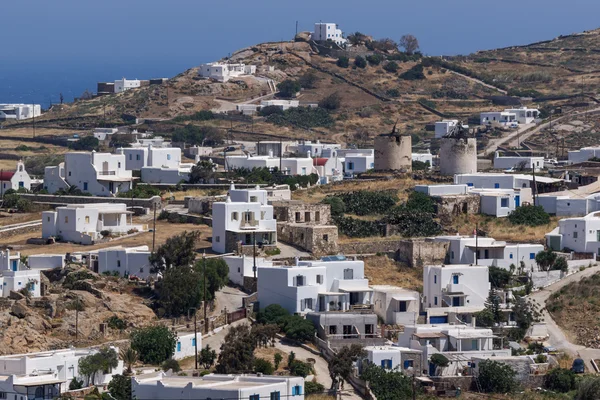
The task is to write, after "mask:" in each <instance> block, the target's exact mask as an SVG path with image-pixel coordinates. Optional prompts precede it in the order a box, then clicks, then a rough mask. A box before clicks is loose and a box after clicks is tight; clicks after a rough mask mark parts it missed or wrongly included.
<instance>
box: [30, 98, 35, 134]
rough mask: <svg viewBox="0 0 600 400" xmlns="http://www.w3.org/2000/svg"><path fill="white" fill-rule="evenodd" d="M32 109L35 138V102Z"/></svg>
mask: <svg viewBox="0 0 600 400" xmlns="http://www.w3.org/2000/svg"><path fill="white" fill-rule="evenodd" d="M31 111H32V115H33V138H34V139H35V104H32V105H31Z"/></svg>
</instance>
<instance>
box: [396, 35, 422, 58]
mask: <svg viewBox="0 0 600 400" xmlns="http://www.w3.org/2000/svg"><path fill="white" fill-rule="evenodd" d="M398 44H399V45H400V47H402V48H404V51H406V53H407V54H409V55H412V54H414V53H415V52H416V51H417V50H419V41H418V40H417V38H416V37H414V36H413V35H404V36H402V37H401V38H400V42H398Z"/></svg>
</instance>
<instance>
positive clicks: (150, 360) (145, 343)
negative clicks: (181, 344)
mask: <svg viewBox="0 0 600 400" xmlns="http://www.w3.org/2000/svg"><path fill="white" fill-rule="evenodd" d="M176 344H177V336H176V335H175V333H173V332H172V331H171V330H170V329H169V328H167V327H166V326H149V327H146V328H142V329H138V330H136V331H134V332H133V333H132V334H131V348H132V349H133V350H135V351H137V352H138V354H139V358H140V360H141V361H142V362H144V363H147V364H154V365H158V364H161V363H163V362H165V361H166V360H168V359H169V358H171V357H172V356H173V353H174V351H175V346H176Z"/></svg>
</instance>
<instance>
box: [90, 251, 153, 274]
mask: <svg viewBox="0 0 600 400" xmlns="http://www.w3.org/2000/svg"><path fill="white" fill-rule="evenodd" d="M150 254H152V252H151V251H150V250H149V249H148V246H139V247H129V248H127V247H117V248H108V249H101V250H98V271H96V272H97V273H99V274H103V273H115V272H118V273H119V276H129V277H133V276H135V277H137V278H140V279H143V280H146V279H148V278H150V277H156V274H153V273H151V272H150V268H151V264H150V261H149V260H148V259H149V258H150Z"/></svg>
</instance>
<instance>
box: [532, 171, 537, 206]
mask: <svg viewBox="0 0 600 400" xmlns="http://www.w3.org/2000/svg"><path fill="white" fill-rule="evenodd" d="M531 170H532V171H533V192H532V193H533V205H534V206H535V205H536V204H535V203H536V201H535V198H536V196H537V185H536V184H535V166H533V167H532V168H531Z"/></svg>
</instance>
